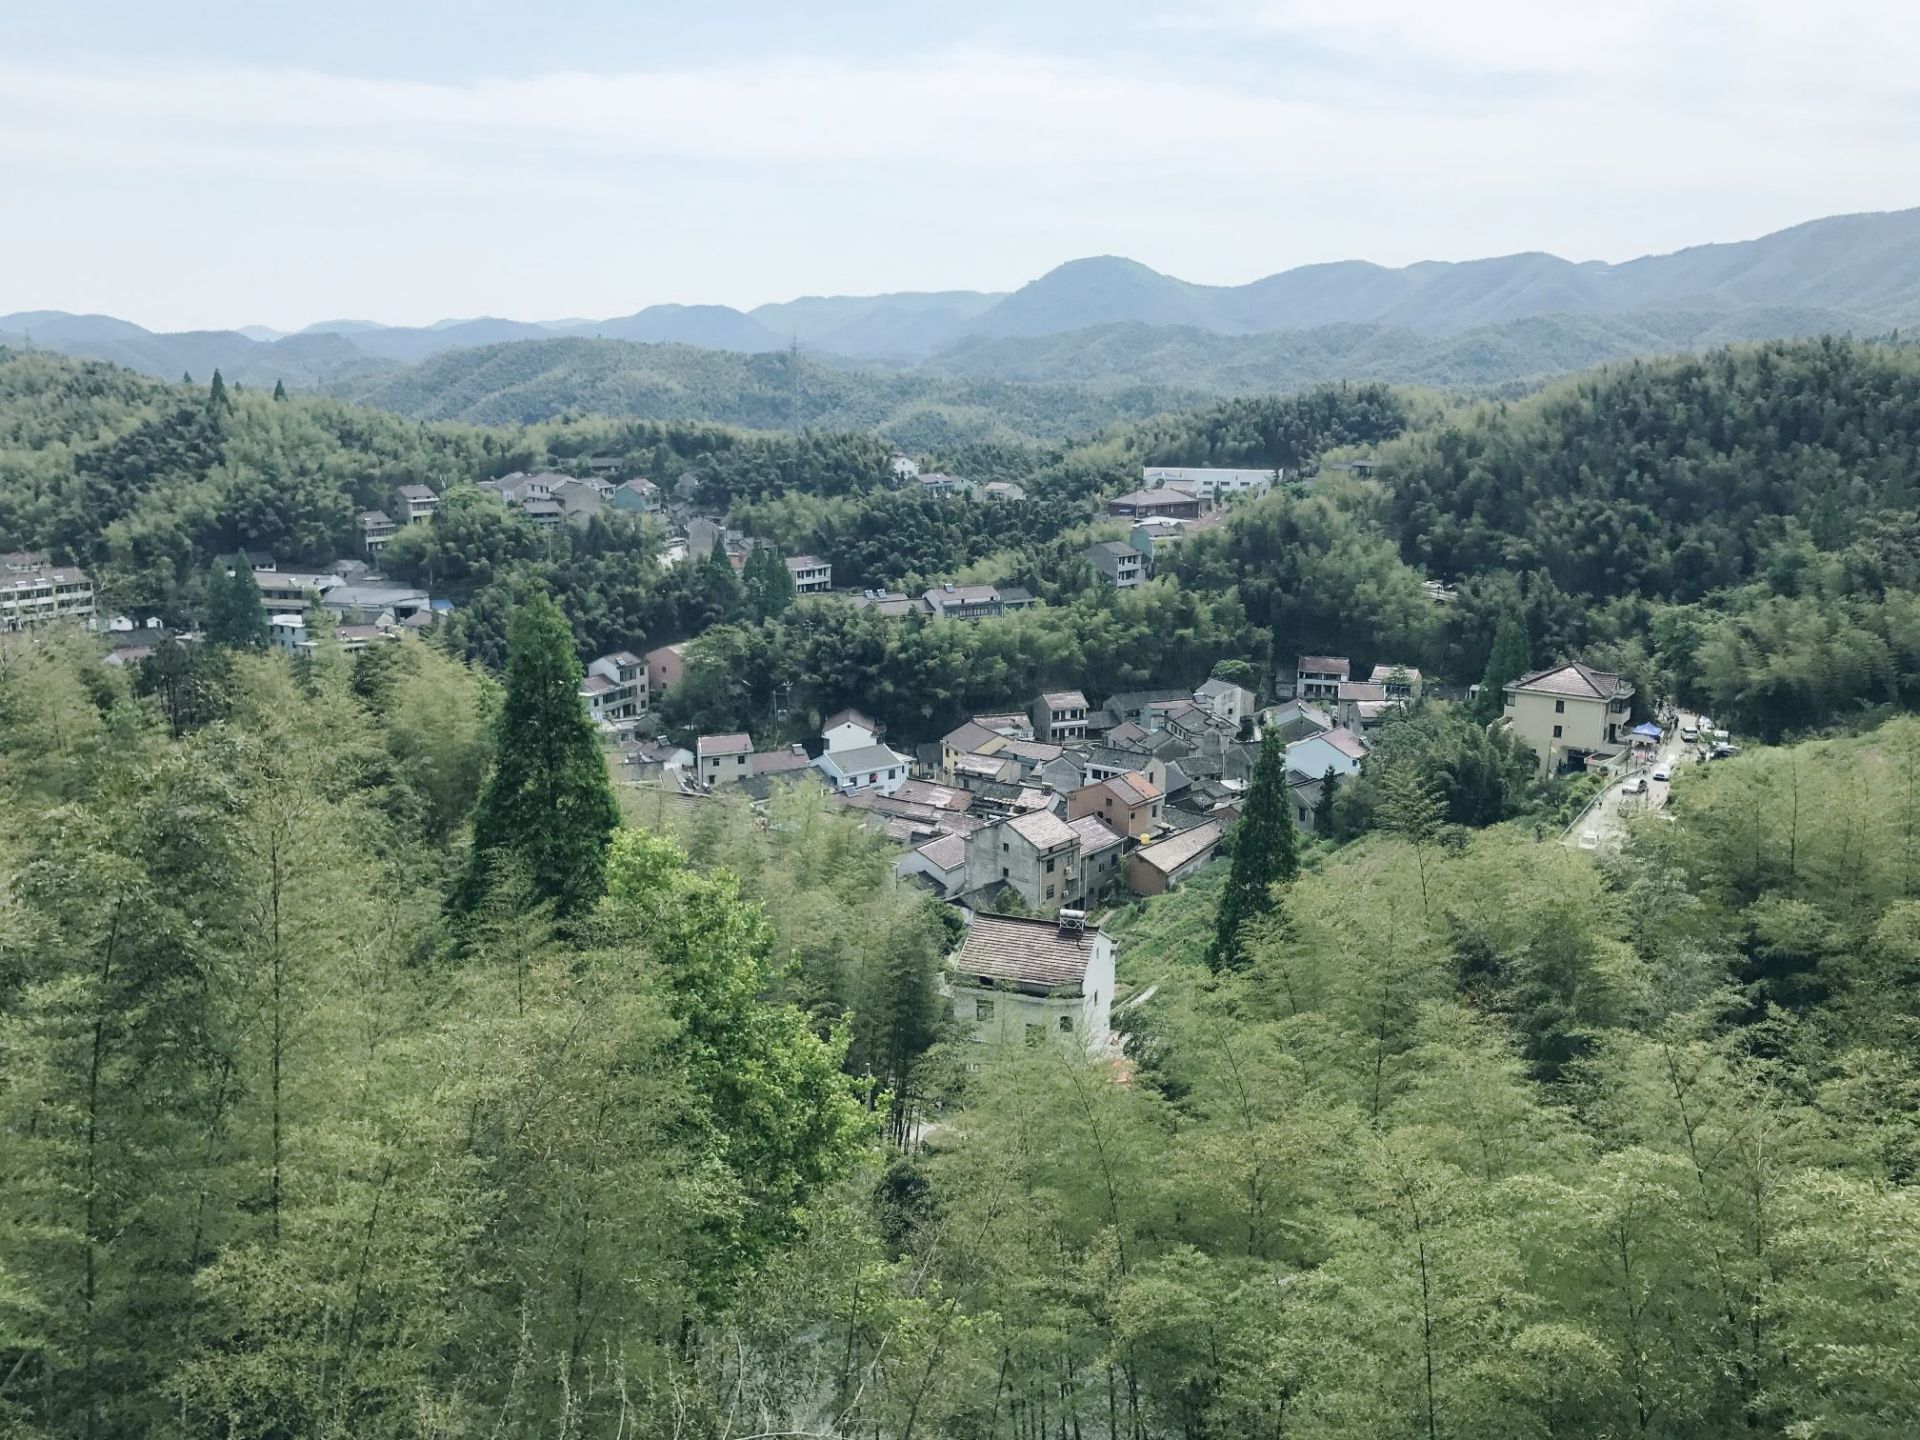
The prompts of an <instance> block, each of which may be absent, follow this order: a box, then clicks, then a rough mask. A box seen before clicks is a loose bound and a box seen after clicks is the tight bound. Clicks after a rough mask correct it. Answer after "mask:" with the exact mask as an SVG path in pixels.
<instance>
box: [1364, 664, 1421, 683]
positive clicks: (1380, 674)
mask: <svg viewBox="0 0 1920 1440" xmlns="http://www.w3.org/2000/svg"><path fill="white" fill-rule="evenodd" d="M1396 673H1398V674H1401V675H1404V676H1406V677H1407V679H1409V680H1418V679H1419V678H1420V671H1419V669H1418V668H1417V667H1415V666H1412V665H1376V666H1374V667H1373V674H1372V675H1370V676H1368V677H1367V678H1368V679H1370V680H1372V681H1373V683H1374V684H1376V685H1384V684H1386V683H1387V681H1389V680H1391V679H1392V678H1393V677H1394V675H1395V674H1396Z"/></svg>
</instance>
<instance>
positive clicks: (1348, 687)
mask: <svg viewBox="0 0 1920 1440" xmlns="http://www.w3.org/2000/svg"><path fill="white" fill-rule="evenodd" d="M1406 703H1407V702H1406V701H1405V700H1396V699H1393V698H1391V697H1390V696H1389V695H1388V694H1387V687H1386V686H1384V685H1376V684H1374V683H1373V682H1372V681H1371V680H1348V681H1346V682H1345V683H1344V684H1342V685H1341V686H1340V693H1339V696H1338V698H1337V699H1336V700H1335V702H1334V707H1333V708H1334V714H1336V715H1337V716H1338V717H1339V719H1340V723H1341V724H1342V725H1344V726H1346V727H1347V728H1348V729H1349V730H1355V731H1359V732H1361V733H1365V732H1366V731H1368V730H1372V729H1374V728H1376V727H1377V726H1378V725H1379V724H1380V722H1381V721H1382V720H1384V719H1386V718H1387V716H1388V715H1389V714H1391V713H1392V712H1393V711H1395V710H1397V709H1399V708H1400V707H1401V706H1403V705H1405V704H1406Z"/></svg>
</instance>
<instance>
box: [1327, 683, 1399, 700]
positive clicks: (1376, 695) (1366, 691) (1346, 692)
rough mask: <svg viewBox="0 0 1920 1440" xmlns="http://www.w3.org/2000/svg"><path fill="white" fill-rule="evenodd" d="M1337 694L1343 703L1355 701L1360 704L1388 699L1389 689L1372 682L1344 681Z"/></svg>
mask: <svg viewBox="0 0 1920 1440" xmlns="http://www.w3.org/2000/svg"><path fill="white" fill-rule="evenodd" d="M1335 693H1336V694H1337V695H1338V697H1339V699H1340V700H1341V701H1342V702H1346V701H1353V702H1355V703H1358V702H1360V701H1363V700H1384V699H1386V698H1387V687H1386V686H1385V685H1377V684H1375V683H1374V682H1373V681H1371V680H1342V681H1341V682H1340V688H1339V690H1338V691H1337V692H1335Z"/></svg>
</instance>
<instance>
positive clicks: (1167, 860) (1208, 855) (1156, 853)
mask: <svg viewBox="0 0 1920 1440" xmlns="http://www.w3.org/2000/svg"><path fill="white" fill-rule="evenodd" d="M1222 833H1223V832H1222V830H1221V826H1220V822H1219V821H1217V820H1207V821H1204V822H1202V823H1201V824H1199V825H1196V826H1194V827H1193V828H1192V829H1191V830H1182V831H1180V832H1179V833H1177V834H1174V835H1170V836H1168V837H1167V838H1166V839H1164V840H1155V841H1153V842H1152V843H1151V844H1147V845H1142V846H1141V847H1140V848H1139V849H1138V850H1135V851H1134V852H1133V854H1132V855H1130V856H1129V857H1127V884H1128V885H1129V886H1130V887H1131V888H1132V889H1133V892H1134V893H1135V894H1136V895H1164V894H1166V893H1167V891H1169V890H1174V889H1178V888H1179V887H1180V885H1181V884H1183V883H1184V882H1185V881H1187V880H1190V879H1191V878H1192V877H1193V875H1194V874H1195V872H1197V871H1198V870H1199V869H1200V867H1201V866H1202V865H1205V864H1206V863H1207V862H1208V861H1209V860H1211V859H1212V858H1213V852H1214V850H1215V849H1217V848H1218V847H1219V844H1220V836H1221V834H1222Z"/></svg>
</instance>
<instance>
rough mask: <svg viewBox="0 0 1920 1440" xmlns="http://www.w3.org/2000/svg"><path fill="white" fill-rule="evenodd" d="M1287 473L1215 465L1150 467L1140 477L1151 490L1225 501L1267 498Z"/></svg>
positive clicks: (1274, 470) (1277, 470)
mask: <svg viewBox="0 0 1920 1440" xmlns="http://www.w3.org/2000/svg"><path fill="white" fill-rule="evenodd" d="M1285 475H1286V471H1284V470H1281V469H1278V468H1275V469H1272V470H1235V469H1225V468H1221V467H1217V466H1212V465H1148V466H1146V467H1145V468H1144V469H1142V470H1141V472H1140V476H1141V479H1142V480H1143V481H1145V482H1146V484H1147V486H1148V487H1149V488H1153V487H1161V488H1165V489H1168V490H1179V491H1181V492H1183V493H1185V494H1188V495H1203V496H1205V497H1206V498H1207V499H1209V500H1222V499H1225V498H1226V497H1227V496H1229V495H1264V494H1265V493H1266V492H1267V491H1269V490H1271V489H1272V488H1273V485H1274V482H1275V481H1276V480H1279V479H1282V478H1283V477H1284V476H1285Z"/></svg>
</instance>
